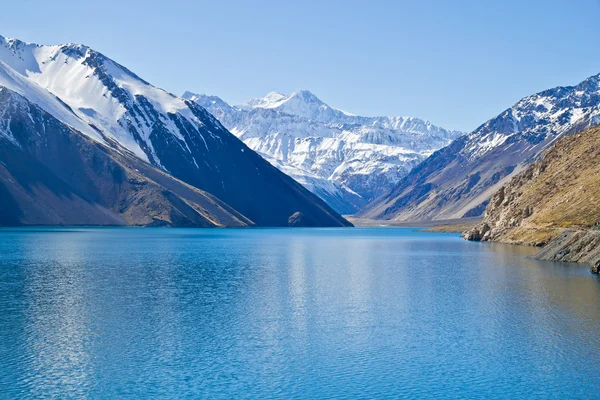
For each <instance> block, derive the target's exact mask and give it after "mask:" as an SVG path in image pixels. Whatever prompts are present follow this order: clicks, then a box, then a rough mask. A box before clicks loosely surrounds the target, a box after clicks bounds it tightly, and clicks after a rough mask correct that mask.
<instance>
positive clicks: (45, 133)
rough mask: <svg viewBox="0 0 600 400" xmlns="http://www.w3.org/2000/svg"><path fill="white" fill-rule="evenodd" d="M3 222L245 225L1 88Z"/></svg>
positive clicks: (203, 196)
mask: <svg viewBox="0 0 600 400" xmlns="http://www.w3.org/2000/svg"><path fill="white" fill-rule="evenodd" d="M0 205H1V206H0V225H139V226H190V227H214V226H249V225H252V222H251V221H250V220H248V219H247V218H246V217H244V216H243V215H241V214H239V213H238V212H237V211H235V210H233V209H231V207H229V206H227V205H226V204H224V203H222V202H221V201H220V200H218V199H216V198H214V197H213V196H211V195H209V194H207V193H204V192H202V191H200V190H198V189H196V188H193V187H191V186H189V185H186V184H185V183H183V182H181V181H178V180H176V179H174V178H172V177H170V176H169V175H167V174H165V173H163V172H161V171H159V170H157V169H155V168H153V167H151V166H150V165H149V164H147V163H144V162H141V161H140V160H139V159H137V158H136V157H133V156H131V155H128V154H127V153H123V152H117V151H114V150H112V149H110V148H108V147H106V146H103V145H101V144H98V143H97V142H94V141H92V140H90V139H89V138H86V137H85V136H84V135H82V134H80V133H79V132H77V131H75V130H73V129H72V128H70V127H68V126H67V125H65V124H64V123H62V122H60V121H58V120H57V119H56V118H54V117H53V116H52V115H50V114H48V113H47V112H45V111H43V110H42V109H41V108H39V107H38V106H37V105H35V104H32V103H31V102H30V101H29V100H27V99H26V98H24V97H23V96H21V95H20V94H17V93H15V92H13V91H11V90H9V89H7V88H6V87H3V86H0Z"/></svg>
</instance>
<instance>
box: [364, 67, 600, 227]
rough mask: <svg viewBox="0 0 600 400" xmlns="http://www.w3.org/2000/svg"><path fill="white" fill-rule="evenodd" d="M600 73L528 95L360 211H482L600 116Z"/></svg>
mask: <svg viewBox="0 0 600 400" xmlns="http://www.w3.org/2000/svg"><path fill="white" fill-rule="evenodd" d="M599 82H600V76H598V75H596V76H592V77H590V78H588V79H586V80H585V81H583V82H581V83H580V84H578V85H576V86H567V87H557V88H554V89H550V90H546V91H543V92H540V93H537V94H534V95H532V96H528V97H525V98H524V99H522V100H520V101H519V102H518V103H517V104H515V105H514V106H512V107H511V108H509V109H507V110H505V111H504V112H502V113H501V114H500V115H498V116H497V117H495V118H493V119H491V120H489V121H488V122H486V123H485V124H483V125H481V126H480V127H479V128H477V129H476V130H475V131H474V132H472V133H470V134H468V135H465V136H462V137H460V138H459V139H457V140H456V141H454V142H453V143H452V144H450V145H449V146H447V147H445V148H443V149H441V150H439V151H437V152H435V153H434V154H433V155H432V156H431V157H429V158H428V159H427V160H425V161H424V162H423V163H421V164H420V165H419V166H418V167H416V168H414V169H413V170H412V171H411V172H410V173H409V174H408V175H407V176H405V177H403V178H402V179H400V181H399V182H398V183H397V184H396V185H395V186H394V188H393V189H392V190H390V191H389V192H388V193H386V194H384V195H382V196H381V197H380V198H378V199H377V200H375V201H374V202H372V203H370V204H369V205H368V206H367V207H365V208H364V209H363V210H362V211H361V212H360V213H359V216H361V217H364V218H373V219H387V220H403V221H419V220H442V219H453V218H462V217H469V216H478V215H481V214H482V213H483V211H484V210H485V207H486V205H487V204H488V201H489V199H490V197H491V196H492V195H493V194H494V193H495V192H496V191H497V190H498V189H500V187H502V185H504V184H505V183H506V182H508V180H510V179H511V178H512V177H513V176H515V175H516V174H518V173H519V172H520V171H522V170H523V169H524V168H525V167H526V166H527V165H528V164H530V163H531V162H532V161H534V160H535V159H536V158H537V157H538V156H539V155H540V154H541V152H542V151H543V150H545V149H547V148H549V147H550V146H551V145H552V144H553V143H554V142H555V141H556V140H557V139H559V138H561V137H562V136H565V135H568V134H572V133H575V132H579V131H582V130H583V129H585V128H586V127H589V126H592V125H596V124H598V123H600V84H599Z"/></svg>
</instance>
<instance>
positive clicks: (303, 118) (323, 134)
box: [183, 90, 461, 213]
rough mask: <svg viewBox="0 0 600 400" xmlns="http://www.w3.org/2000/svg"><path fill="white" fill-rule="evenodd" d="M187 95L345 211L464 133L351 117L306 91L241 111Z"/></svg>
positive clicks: (412, 121)
mask: <svg viewBox="0 0 600 400" xmlns="http://www.w3.org/2000/svg"><path fill="white" fill-rule="evenodd" d="M183 97H184V98H187V99H190V100H193V101H194V102H196V103H198V104H199V105H201V106H202V107H204V108H206V109H207V110H208V111H209V112H210V113H211V114H213V115H214V116H215V117H217V119H219V121H220V122H221V123H222V124H223V125H224V126H225V127H226V128H227V129H229V130H230V131H231V132H232V133H233V134H234V135H236V136H237V137H239V138H240V139H241V140H243V141H244V143H245V144H247V145H248V146H249V147H250V148H252V149H253V150H255V151H257V152H258V153H260V154H262V155H263V156H264V157H265V158H267V159H268V160H269V161H271V163H272V164H273V165H276V166H277V167H278V168H280V169H281V170H283V171H284V172H286V173H287V174H289V175H290V176H292V177H294V178H295V179H296V180H298V181H299V182H302V183H304V184H305V186H306V187H307V188H309V189H310V190H311V191H312V192H313V193H316V194H318V195H319V196H320V197H321V198H323V199H325V200H326V201H327V202H328V203H329V204H330V205H332V206H334V208H336V210H338V211H340V212H343V213H354V212H356V211H357V210H358V209H360V208H362V207H363V206H364V205H366V204H367V202H368V201H369V200H371V199H373V198H375V197H377V196H379V195H380V194H381V193H383V192H384V191H385V190H387V189H389V188H391V187H392V186H393V184H395V183H396V182H397V181H398V180H399V179H400V178H401V177H402V176H404V175H406V173H408V171H410V170H411V169H412V168H413V167H414V166H416V165H417V164H418V163H419V162H420V161H422V160H424V159H425V158H426V157H427V156H428V155H430V154H431V153H432V151H433V150H437V149H439V148H441V147H443V146H445V145H447V144H449V143H450V142H451V141H452V140H453V139H455V138H456V137H458V136H460V135H461V133H460V132H455V131H448V130H445V129H442V128H439V127H436V126H433V125H431V124H430V123H429V122H426V121H423V120H420V119H418V118H404V117H360V116H356V115H352V114H348V113H346V112H344V111H341V110H338V109H335V108H333V107H330V106H329V105H327V104H326V103H324V102H323V101H321V100H320V99H318V98H317V97H316V96H315V95H314V94H312V93H311V92H309V91H306V90H302V91H298V92H294V93H292V94H290V95H283V94H280V93H274V92H273V93H269V94H267V95H266V96H265V97H264V98H258V99H252V100H250V101H248V102H246V103H244V104H241V105H237V106H231V105H229V104H227V103H226V102H225V101H223V100H222V99H220V98H218V97H216V96H206V95H197V94H194V93H191V92H186V93H184V95H183Z"/></svg>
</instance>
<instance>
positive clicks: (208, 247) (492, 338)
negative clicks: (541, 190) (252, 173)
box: [0, 228, 600, 399]
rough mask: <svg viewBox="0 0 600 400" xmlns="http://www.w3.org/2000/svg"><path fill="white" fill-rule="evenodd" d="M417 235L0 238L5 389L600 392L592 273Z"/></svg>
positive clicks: (512, 251)
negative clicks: (597, 373) (597, 375)
mask: <svg viewBox="0 0 600 400" xmlns="http://www.w3.org/2000/svg"><path fill="white" fill-rule="evenodd" d="M534 251H535V249H531V248H525V247H517V246H507V245H499V244H486V243H470V242H466V241H463V240H462V239H460V238H459V237H458V235H455V234H437V233H420V232H414V230H413V229H391V228H356V229H206V230H201V229H197V230H194V229H94V228H90V229H87V228H86V229H79V228H67V229H33V228H31V229H3V230H0V360H1V362H0V397H1V398H11V399H12V398H42V397H47V398H92V399H96V398H97V399H117V398H119V399H139V398H165V399H176V398H190V399H195V398H211V399H212V398H215V399H220V398H222V399H238V398H252V399H268V398H284V399H330V398H336V399H381V398H486V399H494V398H560V399H564V398H594V397H596V398H597V397H600V380H599V379H598V378H597V377H596V372H597V371H599V369H600V335H599V333H600V307H598V305H599V304H600V280H598V278H597V277H596V276H593V275H591V274H590V273H589V272H588V271H587V267H585V266H581V265H573V264H560V263H550V262H541V261H532V260H528V259H526V257H527V256H528V255H530V254H532V252H534Z"/></svg>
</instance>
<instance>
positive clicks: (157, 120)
mask: <svg viewBox="0 0 600 400" xmlns="http://www.w3.org/2000/svg"><path fill="white" fill-rule="evenodd" d="M0 62H1V63H2V64H0V85H4V86H6V87H7V88H8V89H10V90H12V91H14V92H15V93H17V94H19V95H22V96H24V97H25V98H26V99H27V100H29V101H31V102H33V103H34V104H36V105H38V106H39V107H41V108H42V109H43V110H44V111H46V112H48V113H49V114H50V115H52V116H53V117H55V118H57V119H58V120H59V121H61V122H63V123H65V124H67V125H68V126H70V127H72V128H74V129H76V130H77V131H78V132H80V133H82V134H84V135H86V136H88V137H89V138H91V139H92V140H94V141H96V142H99V143H100V144H102V145H105V146H107V147H110V148H112V149H116V150H118V151H120V152H130V153H131V154H134V155H135V156H136V157H138V158H139V159H141V160H143V161H147V162H149V163H150V164H152V165H154V166H156V167H158V168H160V169H162V170H163V171H165V172H168V173H169V174H171V175H173V176H174V177H176V178H178V179H180V180H182V181H184V182H186V183H188V184H190V185H192V186H195V187H196V188H199V189H201V190H204V191H207V192H209V193H211V194H212V195H214V196H217V197H218V198H219V199H220V200H222V201H224V202H225V203H227V204H228V205H229V206H231V207H233V208H234V209H235V210H237V211H238V212H240V213H241V214H243V215H244V216H245V217H247V218H248V219H249V220H251V221H252V222H253V223H255V224H257V225H274V226H282V225H287V224H288V218H290V217H291V216H292V215H294V214H295V213H301V214H302V216H303V223H304V224H307V225H328V226H329V225H334V226H339V225H345V224H347V222H346V221H345V220H343V218H341V217H340V216H339V215H338V214H337V213H335V212H334V211H333V210H331V209H330V208H329V207H328V206H327V205H326V204H325V203H324V202H322V201H321V200H320V199H318V198H317V197H316V196H313V195H312V194H311V193H310V192H309V191H307V190H305V189H304V188H303V187H302V186H301V185H300V184H298V183H296V182H294V181H293V180H292V179H289V178H288V177H287V176H286V175H284V174H282V173H280V172H279V171H278V170H277V169H275V168H273V167H272V166H271V165H270V164H269V163H268V162H266V161H265V160H263V159H262V158H261V157H260V156H258V155H257V154H256V153H255V152H254V151H252V150H250V149H249V148H248V147H247V146H246V145H244V144H243V143H242V142H241V141H240V140H238V139H237V138H236V137H235V136H233V135H231V133H229V132H228V131H227V129H225V128H224V127H223V126H222V125H221V124H220V123H219V122H218V121H217V120H216V119H215V118H214V117H213V116H212V115H211V114H209V113H208V112H207V111H206V110H205V109H204V108H202V107H200V106H199V105H197V104H196V103H194V102H191V101H189V100H185V99H182V98H179V97H177V96H174V95H173V94H171V93H168V92H166V91H164V90H162V89H159V88H157V87H154V86H152V85H151V84H150V83H148V82H146V81H145V80H143V79H142V78H140V77H138V76H137V75H136V74H134V73H133V72H131V71H129V70H128V69H127V68H125V67H123V66H122V65H120V64H118V63H116V62H114V61H113V60H111V59H110V58H108V57H106V56H104V55H103V54H101V53H99V52H97V51H94V50H93V49H91V48H89V47H87V46H83V45H78V44H67V45H57V46H42V45H37V44H31V43H25V42H22V41H19V40H16V39H5V38H3V37H1V36H0ZM295 221H297V218H296V219H295Z"/></svg>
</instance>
